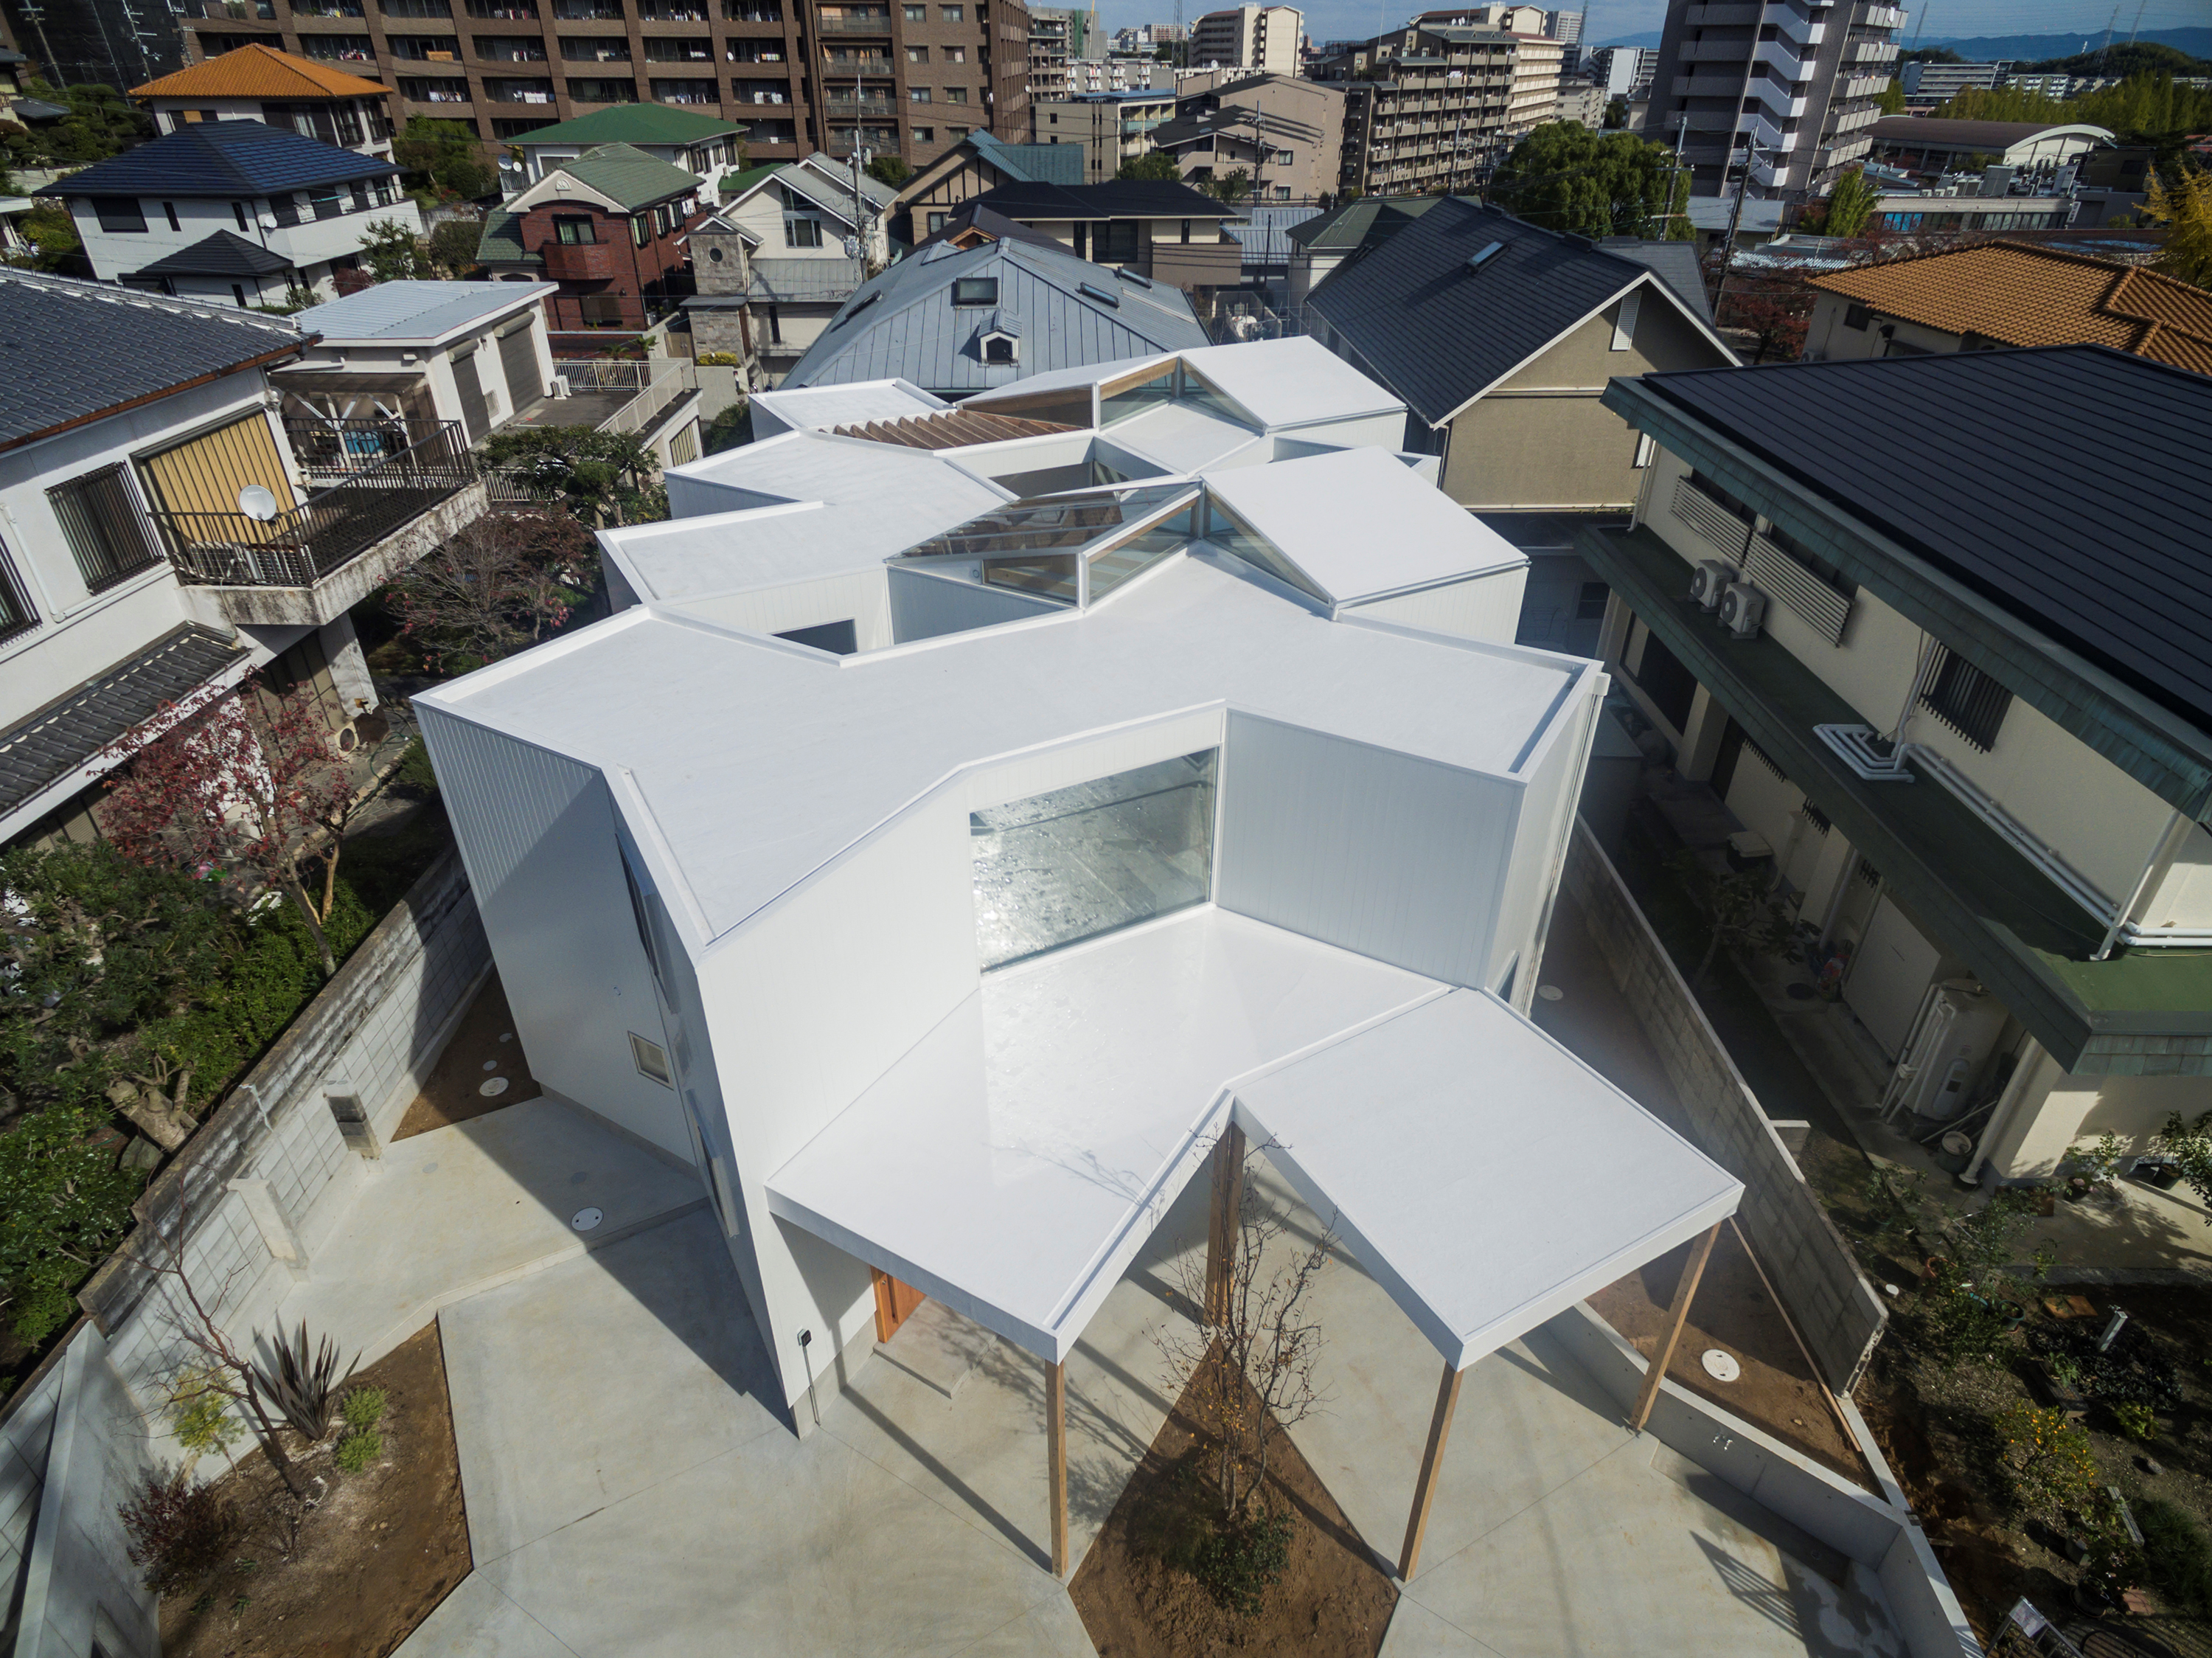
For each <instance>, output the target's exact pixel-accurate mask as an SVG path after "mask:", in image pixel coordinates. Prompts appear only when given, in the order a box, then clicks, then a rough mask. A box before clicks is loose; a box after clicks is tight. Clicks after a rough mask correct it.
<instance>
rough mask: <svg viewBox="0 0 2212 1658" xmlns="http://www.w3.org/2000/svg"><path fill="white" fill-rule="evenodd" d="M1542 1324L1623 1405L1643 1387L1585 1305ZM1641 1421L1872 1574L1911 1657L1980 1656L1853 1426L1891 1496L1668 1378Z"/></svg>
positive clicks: (1922, 1539)
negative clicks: (1803, 1453) (1854, 1481)
mask: <svg viewBox="0 0 2212 1658" xmlns="http://www.w3.org/2000/svg"><path fill="white" fill-rule="evenodd" d="M1544 1329H1545V1331H1546V1332H1547V1333H1548V1334H1550V1335H1552V1336H1553V1337H1554V1338H1557V1339H1558V1340H1559V1343H1560V1344H1561V1345H1562V1346H1564V1347H1565V1349H1566V1350H1567V1351H1568V1352H1569V1353H1570V1354H1571V1356H1573V1358H1574V1360H1575V1362H1577V1363H1578V1364H1580V1365H1581V1366H1582V1367H1583V1369H1585V1370H1587V1371H1589V1374H1590V1375H1591V1376H1592V1377H1593V1378H1594V1379H1595V1381H1596V1382H1597V1384H1598V1386H1599V1387H1601V1388H1603V1389H1604V1390H1605V1392H1606V1393H1607V1396H1608V1397H1609V1398H1611V1399H1613V1402H1614V1403H1615V1404H1617V1405H1620V1408H1621V1411H1622V1412H1623V1413H1624V1414H1626V1411H1628V1410H1629V1409H1630V1408H1631V1407H1632V1405H1634V1403H1635V1400H1636V1395H1637V1393H1638V1391H1639V1390H1640V1389H1641V1387H1643V1383H1644V1357H1643V1356H1642V1355H1641V1354H1639V1353H1638V1352H1637V1350H1635V1349H1634V1348H1632V1347H1631V1346H1630V1345H1629V1344H1627V1343H1626V1341H1624V1340H1623V1339H1622V1338H1620V1334H1619V1333H1618V1332H1615V1331H1614V1330H1613V1328H1612V1327H1611V1326H1608V1325H1607V1323H1606V1322H1605V1321H1604V1320H1602V1319H1601V1318H1599V1317H1598V1315H1597V1314H1595V1313H1593V1312H1591V1311H1590V1309H1589V1308H1587V1307H1583V1306H1576V1307H1571V1308H1568V1309H1567V1310H1566V1311H1565V1312H1564V1313H1562V1314H1559V1316H1558V1317H1557V1318H1555V1319H1553V1320H1551V1321H1550V1322H1549V1323H1548V1324H1547V1325H1545V1326H1544ZM1645 1431H1646V1432H1648V1433H1650V1435H1651V1436H1653V1437H1654V1438H1655V1439H1656V1440H1658V1441H1659V1442H1660V1443H1661V1444H1662V1445H1665V1446H1667V1447H1668V1448H1669V1449H1671V1450H1674V1451H1676V1452H1679V1453H1680V1454H1682V1455H1683V1456H1686V1457H1687V1458H1688V1459H1689V1460H1691V1461H1692V1462H1694V1463H1696V1464H1697V1465H1698V1466H1699V1467H1701V1468H1703V1469H1704V1470H1705V1472H1707V1473H1710V1474H1711V1475H1713V1476H1714V1477H1715V1478H1718V1479H1720V1480H1722V1481H1723V1482H1724V1483H1725V1484H1729V1485H1730V1486H1732V1487H1734V1488H1735V1490H1739V1491H1741V1492H1742V1493H1743V1494H1744V1495H1745V1496H1747V1497H1750V1498H1751V1499H1752V1500H1753V1501H1754V1502H1755V1503H1759V1506H1760V1507H1762V1508H1764V1509H1767V1510H1768V1511H1769V1512H1771V1513H1773V1514H1776V1515H1780V1516H1781V1517H1782V1518H1783V1519H1784V1520H1786V1521H1790V1524H1791V1525H1793V1526H1796V1527H1797V1528H1798V1529H1799V1530H1800V1531H1802V1532H1804V1533H1807V1534H1808V1535H1809V1536H1812V1537H1814V1538H1817V1539H1820V1541H1821V1542H1823V1543H1826V1545H1828V1546H1829V1547H1831V1548H1832V1549H1834V1550H1836V1551H1838V1552H1839V1553H1841V1554H1843V1555H1844V1557H1846V1558H1848V1559H1850V1560H1851V1561H1853V1562H1854V1563H1856V1564H1857V1566H1858V1567H1861V1568H1863V1569H1864V1570H1866V1572H1867V1573H1869V1575H1870V1576H1873V1577H1874V1578H1875V1579H1876V1580H1877V1581H1878V1582H1880V1584H1881V1599H1882V1600H1885V1601H1886V1602H1887V1605H1888V1607H1889V1612H1890V1616H1891V1618H1892V1619H1893V1621H1894V1622H1895V1624H1896V1625H1897V1630H1898V1633H1899V1634H1900V1635H1901V1636H1903V1637H1905V1649H1906V1650H1907V1651H1909V1652H1910V1653H1911V1655H1912V1658H1981V1651H1982V1649H1981V1645H1980V1643H1978V1642H1977V1641H1976V1640H1975V1639H1974V1635H1973V1631H1972V1628H1971V1627H1970V1626H1969V1625H1968V1624H1967V1622H1966V1612H1965V1611H1964V1610H1963V1609H1962V1608H1961V1607H1960V1605H1959V1597H1958V1596H1957V1594H1954V1592H1953V1591H1952V1588H1951V1584H1950V1580H1949V1579H1948V1578H1947V1577H1945V1576H1944V1575H1943V1568H1942V1566H1941V1565H1940V1564H1938V1563H1937V1561H1936V1556H1935V1553H1934V1552H1933V1551H1931V1550H1930V1549H1929V1546H1928V1539H1927V1537H1926V1536H1925V1535H1924V1534H1923V1533H1922V1531H1921V1529H1920V1522H1919V1521H1917V1520H1915V1519H1914V1518H1913V1517H1912V1514H1911V1509H1908V1508H1906V1507H1905V1506H1904V1503H1903V1502H1902V1497H1903V1493H1902V1492H1901V1491H1898V1490H1897V1486H1896V1481H1895V1479H1894V1478H1892V1477H1891V1476H1890V1472H1889V1470H1888V1469H1887V1467H1886V1466H1883V1464H1882V1460H1881V1454H1880V1453H1879V1452H1877V1451H1875V1448H1874V1447H1873V1445H1872V1443H1871V1442H1869V1440H1867V1439H1866V1438H1865V1436H1863V1434H1862V1435H1861V1436H1860V1448H1861V1450H1862V1451H1863V1453H1864V1454H1866V1456H1867V1459H1868V1460H1869V1462H1871V1463H1872V1464H1873V1465H1874V1466H1875V1475H1876V1478H1877V1479H1878V1481H1879V1482H1880V1483H1881V1484H1882V1485H1883V1486H1884V1488H1885V1489H1886V1490H1890V1491H1893V1492H1895V1493H1896V1496H1897V1498H1898V1500H1896V1501H1884V1500H1883V1499H1882V1498H1881V1497H1878V1496H1873V1495H1872V1494H1870V1493H1869V1492H1866V1491H1863V1490H1859V1489H1858V1488H1857V1486H1855V1485H1853V1484H1850V1482H1849V1481H1848V1480H1846V1479H1844V1478H1843V1477H1842V1476H1841V1475H1839V1474H1836V1473H1832V1472H1829V1471H1828V1470H1827V1469H1826V1468H1823V1467H1821V1466H1820V1465H1819V1464H1818V1463H1816V1462H1814V1461H1812V1460H1809V1459H1808V1458H1805V1457H1802V1456H1800V1455H1798V1454H1797V1453H1796V1452H1795V1451H1793V1450H1791V1449H1790V1448H1789V1447H1788V1446H1786V1445H1784V1444H1783V1443H1782V1442H1781V1441H1779V1440H1778V1439H1774V1438H1772V1437H1771V1436H1768V1435H1766V1434H1765V1433H1762V1432H1760V1431H1759V1429H1757V1428H1754V1427H1753V1426H1752V1425H1751V1423H1747V1422H1746V1421H1744V1420H1743V1419H1742V1418H1741V1417H1736V1416H1733V1415H1731V1414H1730V1413H1729V1412H1728V1411H1723V1410H1722V1409H1721V1408H1720V1407H1719V1406H1718V1405H1711V1404H1709V1403H1707V1402H1706V1401H1705V1400H1704V1399H1699V1397H1698V1396H1697V1395H1696V1394H1695V1393H1690V1392H1688V1391H1686V1389H1684V1388H1681V1387H1676V1386H1675V1385H1674V1383H1673V1382H1671V1381H1668V1382H1662V1384H1661V1385H1660V1389H1659V1397H1658V1399H1657V1401H1656V1403H1655V1404H1654V1405H1652V1408H1651V1419H1650V1422H1649V1423H1647V1424H1646V1428H1645Z"/></svg>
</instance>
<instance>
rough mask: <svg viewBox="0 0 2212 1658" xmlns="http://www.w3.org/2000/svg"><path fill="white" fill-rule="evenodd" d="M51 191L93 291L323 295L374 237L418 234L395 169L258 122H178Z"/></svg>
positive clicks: (273, 298) (241, 299)
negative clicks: (79, 246) (392, 232)
mask: <svg viewBox="0 0 2212 1658" xmlns="http://www.w3.org/2000/svg"><path fill="white" fill-rule="evenodd" d="M49 193H51V194H53V195H57V196H60V197H62V198H65V199H66V200H67V201H68V203H69V206H70V216H71V217H72V218H73V219H74V220H75V221H76V232H77V235H78V236H79V237H80V238H81V239H82V241H83V243H84V252H85V257H86V258H87V259H90V260H91V262H92V268H93V273H94V275H95V276H97V277H100V279H101V280H102V281H105V282H120V283H124V284H125V286H127V287H133V288H144V289H150V290H154V291H155V292H158V293H164V294H171V295H174V296H179V297H180V298H192V299H213V300H216V301H218V302H225V301H227V302H229V303H231V304H234V305H237V306H240V307H246V306H254V305H281V304H283V303H286V302H287V296H288V295H290V294H293V293H295V291H297V290H305V291H307V292H309V293H312V294H313V295H315V296H319V297H321V298H330V297H332V296H335V295H336V293H337V289H336V286H335V285H334V283H333V282H332V274H333V273H334V272H336V271H350V270H356V269H358V268H359V266H360V264H361V247H362V238H363V237H365V236H367V235H368V233H369V232H370V231H371V230H373V229H376V228H377V227H379V226H380V225H398V226H399V227H401V228H402V229H405V230H407V231H409V232H410V233H412V234H414V235H421V234H422V215H421V214H420V213H419V212H417V211H416V207H415V204H414V203H413V202H411V201H410V200H409V199H408V198H406V197H405V196H404V194H402V193H401V192H400V189H399V169H398V168H397V167H395V166H393V165H392V163H391V162H388V161H377V160H374V159H373V158H372V157H369V156H367V155H360V154H358V153H357V152H356V151H354V150H350V149H340V148H339V147H338V146H337V145H336V144H328V143H323V142H321V141H320V140H319V139H316V138H303V137H301V136H300V135H299V134H298V133H297V132H295V131H292V130H291V128H290V127H289V126H284V127H276V126H270V125H266V124H265V123H264V122H261V121H246V120H235V121H234V120H217V121H194V122H190V123H187V124H186V125H182V126H180V127H179V128H178V129H177V130H176V131H173V132H170V133H167V134H164V135H163V136H162V137H159V138H156V139H155V140H154V141H153V142H152V143H143V144H141V145H139V146H138V147H137V149H128V150H125V152H124V153H123V154H122V155H118V156H115V157H114V158H112V160H109V161H105V162H99V163H97V164H96V165H94V166H92V167H88V168H85V169H84V170H83V171H82V172H80V173H72V174H70V175H69V176H68V177H67V178H65V179H63V180H59V181H58V183H56V184H55V185H53V186H52V187H51V191H50V192H49Z"/></svg>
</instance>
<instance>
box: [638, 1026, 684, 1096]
mask: <svg viewBox="0 0 2212 1658" xmlns="http://www.w3.org/2000/svg"><path fill="white" fill-rule="evenodd" d="M629 1057H630V1059H631V1061H632V1062H633V1063H634V1064H635V1065H636V1066H637V1074H638V1075H639V1076H647V1077H651V1078H652V1079H653V1081H654V1082H658V1083H659V1084H660V1086H661V1087H663V1088H674V1087H675V1086H676V1083H675V1080H674V1079H673V1078H672V1077H671V1076H670V1075H669V1070H668V1051H667V1050H666V1049H665V1048H664V1047H662V1046H661V1045H660V1044H659V1043H658V1042H648V1041H647V1040H646V1039H644V1038H643V1037H641V1036H640V1035H639V1034H638V1033H636V1032H635V1031H632V1032H631V1033H629Z"/></svg>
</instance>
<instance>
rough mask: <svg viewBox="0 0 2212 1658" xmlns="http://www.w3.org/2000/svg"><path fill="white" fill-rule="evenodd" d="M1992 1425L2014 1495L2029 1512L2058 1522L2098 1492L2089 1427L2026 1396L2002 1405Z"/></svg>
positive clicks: (2084, 1504)
mask: <svg viewBox="0 0 2212 1658" xmlns="http://www.w3.org/2000/svg"><path fill="white" fill-rule="evenodd" d="M1990 1426H1991V1428H1993V1429H1995V1430H1996V1436H1997V1446H1998V1451H1997V1460H1998V1464H1999V1466H2001V1467H2002V1470H2003V1472H2004V1477H2005V1480H2006V1483H2007V1484H2008V1485H2009V1486H2010V1487H2011V1490H2012V1498H2013V1501H2014V1502H2015V1503H2016V1504H2017V1505H2018V1506H2019V1507H2020V1508H2021V1509H2022V1510H2023V1511H2025V1512H2026V1513H2028V1514H2031V1515H2036V1516H2038V1517H2039V1518H2041V1519H2044V1520H2047V1521H2054V1522H2055V1521H2058V1520H2059V1519H2060V1517H2061V1516H2062V1515H2063V1514H2064V1513H2065V1511H2066V1510H2067V1509H2085V1508H2087V1505H2088V1504H2089V1503H2090V1501H2091V1499H2092V1498H2093V1497H2094V1496H2096V1494H2097V1459H2096V1456H2095V1454H2094V1453H2093V1452H2092V1451H2091V1449H2090V1448H2089V1435H2088V1431H2087V1429H2083V1428H2081V1427H2080V1426H2078V1425H2077V1424H2075V1423H2071V1422H2069V1421H2068V1420H2067V1419H2066V1418H2065V1417H2064V1416H2063V1414H2062V1413H2060V1412H2059V1411H2050V1410H2045V1409H2044V1408H2043V1407H2042V1406H2041V1405H2030V1404H2028V1403H2027V1401H2026V1400H2025V1399H2022V1400H2020V1401H2017V1402H2016V1403H2014V1404H2011V1405H2007V1406H2005V1408H2004V1409H2003V1410H2002V1411H1998V1412H1997V1413H1996V1415H1995V1416H1994V1417H1991V1418H1990Z"/></svg>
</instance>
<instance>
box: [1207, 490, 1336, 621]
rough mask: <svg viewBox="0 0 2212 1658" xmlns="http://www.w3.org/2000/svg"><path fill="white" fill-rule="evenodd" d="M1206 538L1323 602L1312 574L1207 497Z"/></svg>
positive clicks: (1291, 586) (1247, 562)
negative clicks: (1307, 572)
mask: <svg viewBox="0 0 2212 1658" xmlns="http://www.w3.org/2000/svg"><path fill="white" fill-rule="evenodd" d="M1206 539H1207V540H1209V541H1211V542H1212V543H1213V545H1214V546H1217V547H1219V548H1220V549H1221V550H1222V551H1223V552H1229V553H1234V554H1235V555H1236V556H1237V558H1242V559H1243V561H1244V562H1245V563H1246V564H1249V565H1251V566H1252V567H1253V568H1254V569H1255V570H1263V571H1265V572H1266V573H1267V575H1269V576H1273V577H1274V578H1275V579H1276V580H1277V581H1278V582H1282V583H1283V584H1284V586H1285V587H1290V588H1297V590H1298V591H1299V592H1300V593H1303V594H1306V595H1308V596H1309V597H1310V598H1315V599H1320V600H1322V602H1323V603H1324V604H1326V603H1327V602H1328V600H1327V599H1326V598H1324V597H1323V596H1322V593H1321V591H1320V589H1319V588H1316V587H1315V586H1314V583H1313V578H1312V577H1311V576H1308V575H1307V574H1306V573H1305V572H1304V570H1300V569H1299V568H1298V567H1297V565H1296V564H1292V563H1291V561H1290V560H1289V559H1288V558H1285V557H1284V556H1283V554H1282V553H1281V552H1280V551H1279V550H1278V549H1277V548H1276V546H1275V545H1274V544H1273V542H1272V541H1269V540H1268V539H1267V538H1266V537H1265V536H1262V535H1261V534H1260V533H1259V532H1258V531H1256V530H1255V529H1253V528H1252V527H1250V526H1249V525H1248V524H1246V523H1244V522H1243V521H1242V520H1240V519H1239V518H1237V516H1236V515H1234V514H1232V513H1231V512H1230V511H1229V510H1228V509H1226V508H1225V507H1223V506H1222V505H1221V504H1220V503H1218V502H1216V501H1215V500H1214V499H1213V498H1212V497H1210V496H1209V497H1207V498H1206Z"/></svg>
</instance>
